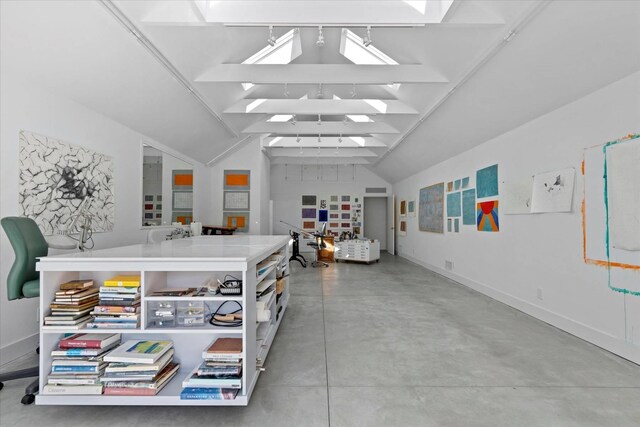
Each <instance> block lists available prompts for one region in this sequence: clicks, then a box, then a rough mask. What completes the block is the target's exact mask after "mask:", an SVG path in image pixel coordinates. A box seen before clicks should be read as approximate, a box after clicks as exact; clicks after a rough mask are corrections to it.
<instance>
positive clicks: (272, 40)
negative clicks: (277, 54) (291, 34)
mask: <svg viewBox="0 0 640 427" xmlns="http://www.w3.org/2000/svg"><path fill="white" fill-rule="evenodd" d="M276 41H277V39H276V37H275V36H274V35H273V25H269V38H268V39H267V43H269V46H275V45H276Z"/></svg>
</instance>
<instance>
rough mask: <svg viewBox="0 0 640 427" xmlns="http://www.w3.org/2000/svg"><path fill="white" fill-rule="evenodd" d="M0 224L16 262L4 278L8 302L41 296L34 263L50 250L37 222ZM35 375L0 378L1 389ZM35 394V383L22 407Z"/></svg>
mask: <svg viewBox="0 0 640 427" xmlns="http://www.w3.org/2000/svg"><path fill="white" fill-rule="evenodd" d="M0 223H1V224H2V228H4V231H5V233H7V237H8V238H9V242H11V246H12V247H13V251H14V253H15V261H14V262H13V266H12V267H11V271H10V272H9V276H8V277H7V296H8V298H9V300H16V299H20V298H35V297H38V296H40V274H39V273H38V272H37V271H36V262H37V258H39V257H44V256H47V252H48V250H49V246H48V245H47V241H46V240H45V239H44V236H43V235H42V232H40V229H39V228H38V225H37V224H36V222H35V221H34V220H32V219H31V218H19V217H7V218H2V220H0ZM36 351H37V352H39V351H38V350H36ZM38 375H40V372H39V367H37V366H36V367H33V368H27V369H20V370H18V371H13V372H6V373H3V374H0V389H2V386H3V384H2V381H9V380H16V379H20V378H30V377H37V376H38ZM37 392H38V379H36V380H35V381H33V382H32V383H31V384H29V385H28V386H27V388H26V389H25V395H24V397H23V398H22V403H23V404H25V405H29V404H31V403H33V402H34V400H35V396H34V395H35V394H36V393H37Z"/></svg>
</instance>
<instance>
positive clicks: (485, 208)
mask: <svg viewBox="0 0 640 427" xmlns="http://www.w3.org/2000/svg"><path fill="white" fill-rule="evenodd" d="M477 219H478V231H492V232H496V231H500V223H499V222H498V201H497V200H490V201H488V202H479V203H478V206H477Z"/></svg>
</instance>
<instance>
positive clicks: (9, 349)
mask: <svg viewBox="0 0 640 427" xmlns="http://www.w3.org/2000/svg"><path fill="white" fill-rule="evenodd" d="M39 344H40V340H39V337H38V334H33V335H30V336H28V337H26V338H22V339H21V340H18V341H14V342H12V343H10V344H7V345H5V346H4V347H2V348H0V365H4V364H5V363H9V362H11V361H13V360H16V359H17V358H19V357H22V356H24V355H25V354H29V353H30V352H32V351H33V352H34V351H36V348H38V345H39Z"/></svg>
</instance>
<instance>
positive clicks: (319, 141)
mask: <svg viewBox="0 0 640 427" xmlns="http://www.w3.org/2000/svg"><path fill="white" fill-rule="evenodd" d="M321 143H322V138H321V137H320V134H318V144H321Z"/></svg>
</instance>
